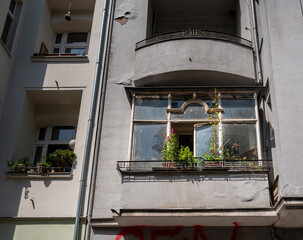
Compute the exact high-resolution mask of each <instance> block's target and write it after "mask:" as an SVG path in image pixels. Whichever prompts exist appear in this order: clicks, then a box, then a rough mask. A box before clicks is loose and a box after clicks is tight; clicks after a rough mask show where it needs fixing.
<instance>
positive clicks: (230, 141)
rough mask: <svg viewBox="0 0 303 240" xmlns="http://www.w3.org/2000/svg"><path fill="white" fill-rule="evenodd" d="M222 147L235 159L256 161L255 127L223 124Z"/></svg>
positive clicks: (252, 125) (253, 125) (251, 125)
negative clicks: (244, 158)
mask: <svg viewBox="0 0 303 240" xmlns="http://www.w3.org/2000/svg"><path fill="white" fill-rule="evenodd" d="M223 146H224V152H226V151H227V150H229V152H230V153H231V154H232V156H235V157H236V158H243V157H246V158H247V159H257V158H258V156H257V137H256V125H255V124H223Z"/></svg>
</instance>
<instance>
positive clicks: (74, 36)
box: [66, 33, 87, 43]
mask: <svg viewBox="0 0 303 240" xmlns="http://www.w3.org/2000/svg"><path fill="white" fill-rule="evenodd" d="M86 42H87V33H69V34H68V37H67V42H66V43H86Z"/></svg>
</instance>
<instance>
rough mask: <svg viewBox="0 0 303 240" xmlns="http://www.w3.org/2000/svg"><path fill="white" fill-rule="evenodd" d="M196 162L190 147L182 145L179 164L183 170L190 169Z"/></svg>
mask: <svg viewBox="0 0 303 240" xmlns="http://www.w3.org/2000/svg"><path fill="white" fill-rule="evenodd" d="M194 162H195V159H194V155H193V153H192V151H191V150H190V149H189V147H184V146H182V145H181V147H180V150H179V154H178V163H180V164H182V167H183V169H185V168H188V166H189V165H190V164H193V163H194Z"/></svg>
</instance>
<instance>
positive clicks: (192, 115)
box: [171, 104, 208, 119]
mask: <svg viewBox="0 0 303 240" xmlns="http://www.w3.org/2000/svg"><path fill="white" fill-rule="evenodd" d="M171 118H172V119H208V114H207V113H206V109H205V107H204V106H202V105H200V104H191V105H189V106H188V107H187V108H186V109H185V111H184V113H183V114H182V113H181V114H177V113H172V114H171Z"/></svg>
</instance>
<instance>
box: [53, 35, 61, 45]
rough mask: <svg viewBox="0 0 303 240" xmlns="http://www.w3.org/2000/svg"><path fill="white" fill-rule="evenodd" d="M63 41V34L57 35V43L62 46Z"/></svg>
mask: <svg viewBox="0 0 303 240" xmlns="http://www.w3.org/2000/svg"><path fill="white" fill-rule="evenodd" d="M61 39H62V34H61V33H60V34H57V35H56V40H55V43H57V44H60V43H61Z"/></svg>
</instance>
